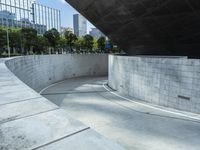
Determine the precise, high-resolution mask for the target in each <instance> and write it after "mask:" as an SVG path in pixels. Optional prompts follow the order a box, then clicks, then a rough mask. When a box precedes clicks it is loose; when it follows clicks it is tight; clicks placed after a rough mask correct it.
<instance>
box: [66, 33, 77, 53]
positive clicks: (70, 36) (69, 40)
mask: <svg viewBox="0 0 200 150" xmlns="http://www.w3.org/2000/svg"><path fill="white" fill-rule="evenodd" d="M64 35H65V39H66V40H67V45H68V46H69V47H70V52H73V48H72V47H73V46H74V43H75V42H76V41H77V40H78V38H77V37H76V35H75V34H73V33H72V32H71V31H65V33H64Z"/></svg>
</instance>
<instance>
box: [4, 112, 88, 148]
mask: <svg viewBox="0 0 200 150" xmlns="http://www.w3.org/2000/svg"><path fill="white" fill-rule="evenodd" d="M85 128H87V126H85V125H83V124H82V123H80V122H79V121H76V120H74V119H72V118H71V117H69V116H68V114H67V113H66V112H65V111H64V110H54V111H50V112H46V113H41V114H38V115H35V116H31V117H26V118H23V119H19V120H15V121H11V122H7V123H5V124H1V125H0V141H1V142H0V149H9V150H14V149H17V150H24V149H32V148H35V147H38V146H41V145H44V144H47V143H49V142H52V141H55V140H57V139H59V138H63V137H65V136H67V135H70V134H73V133H76V132H78V131H80V130H83V129H85Z"/></svg>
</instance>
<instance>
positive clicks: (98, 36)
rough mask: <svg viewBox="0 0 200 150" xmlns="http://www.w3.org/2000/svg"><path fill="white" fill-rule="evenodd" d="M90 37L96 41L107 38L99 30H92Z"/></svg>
mask: <svg viewBox="0 0 200 150" xmlns="http://www.w3.org/2000/svg"><path fill="white" fill-rule="evenodd" d="M90 35H91V36H92V37H94V38H96V39H99V38H100V37H106V36H105V34H103V33H102V32H101V31H100V30H99V29H97V28H92V29H91V31H90Z"/></svg>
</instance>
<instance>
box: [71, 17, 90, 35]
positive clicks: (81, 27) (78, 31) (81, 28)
mask: <svg viewBox="0 0 200 150" xmlns="http://www.w3.org/2000/svg"><path fill="white" fill-rule="evenodd" d="M73 22H74V34H75V35H76V36H78V37H82V36H84V35H86V34H87V20H86V19H85V18H84V17H83V16H82V15H80V14H75V15H74V16H73Z"/></svg>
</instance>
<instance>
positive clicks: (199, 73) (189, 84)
mask: <svg viewBox="0 0 200 150" xmlns="http://www.w3.org/2000/svg"><path fill="white" fill-rule="evenodd" d="M109 86H110V87H111V88H113V89H115V90H117V91H119V92H120V93H122V94H126V95H128V96H131V97H134V98H136V99H138V100H142V101H146V102H148V103H153V104H156V105H161V106H165V107H170V108H175V109H179V110H183V111H189V112H193V113H200V90H199V89H200V60H199V59H187V57H158V56H156V57H153V56H151V57H150V56H135V57H132V56H117V55H110V56H109Z"/></svg>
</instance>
